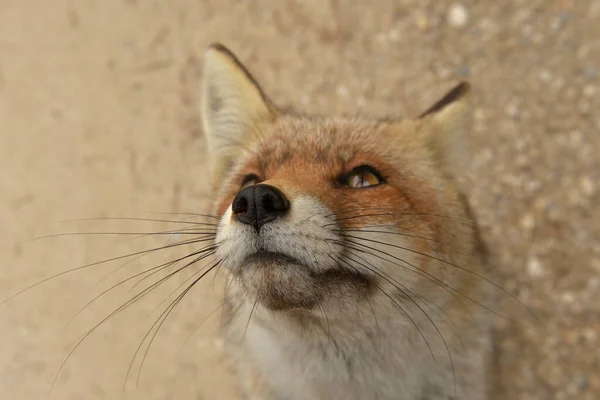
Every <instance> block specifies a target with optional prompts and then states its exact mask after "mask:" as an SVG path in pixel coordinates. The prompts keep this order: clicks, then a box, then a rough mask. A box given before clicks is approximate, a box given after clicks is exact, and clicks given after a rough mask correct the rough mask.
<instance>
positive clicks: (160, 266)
mask: <svg viewBox="0 0 600 400" xmlns="http://www.w3.org/2000/svg"><path fill="white" fill-rule="evenodd" d="M210 247H212V246H210ZM210 247H209V248H204V249H202V250H199V251H197V252H194V253H191V254H188V255H186V256H184V257H181V258H178V259H176V260H172V261H168V262H166V263H163V264H160V265H157V266H154V267H152V268H149V269H147V270H144V271H142V272H139V273H137V274H135V275H133V276H130V277H129V278H126V279H124V280H122V281H121V282H119V283H116V284H114V285H113V286H111V287H109V288H108V289H106V290H104V291H103V292H102V293H100V294H98V295H97V296H95V297H94V298H93V299H91V300H90V301H89V302H88V303H87V304H85V305H84V306H83V307H82V308H80V309H79V310H78V311H77V312H76V313H75V315H73V317H72V318H71V319H70V320H69V322H68V323H67V326H68V325H70V324H71V323H72V322H73V320H75V318H77V316H78V315H80V314H81V313H82V312H83V311H84V310H85V309H86V308H87V307H89V306H90V305H91V304H93V303H94V302H95V301H96V300H98V299H99V298H100V297H102V296H104V295H105V294H106V293H108V292H110V291H112V290H114V289H116V288H117V287H119V286H121V285H123V284H125V283H127V282H129V281H131V280H133V279H135V278H137V277H139V276H141V275H144V274H147V273H149V272H150V271H155V272H156V271H160V270H162V269H164V268H166V267H169V266H171V265H174V264H176V263H178V262H180V261H182V260H185V259H187V258H190V257H194V256H196V255H198V254H201V253H203V252H205V251H207V250H211V248H210ZM179 271H180V270H177V271H176V272H179ZM138 283H139V282H138ZM138 283H136V285H137V284H138Z"/></svg>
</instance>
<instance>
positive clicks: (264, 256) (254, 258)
mask: <svg viewBox="0 0 600 400" xmlns="http://www.w3.org/2000/svg"><path fill="white" fill-rule="evenodd" d="M245 262H246V263H275V264H281V263H289V264H301V263H300V261H298V260H296V259H295V258H293V257H291V256H289V255H287V254H285V253H280V252H275V251H267V250H259V251H257V252H256V253H254V254H251V255H249V256H248V257H247V258H246V260H245Z"/></svg>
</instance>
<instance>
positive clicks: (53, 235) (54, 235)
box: [21, 230, 217, 244]
mask: <svg viewBox="0 0 600 400" xmlns="http://www.w3.org/2000/svg"><path fill="white" fill-rule="evenodd" d="M216 233H217V232H216V231H192V232H188V231H184V232H182V231H181V230H173V231H166V232H64V233H54V234H51V235H43V236H36V237H34V238H31V239H27V240H24V241H22V242H21V243H24V244H25V243H30V242H35V241H38V240H42V239H50V238H56V237H62V236H118V235H120V236H136V237H138V238H141V237H146V236H160V235H173V234H179V235H215V234H216ZM134 239H135V238H134Z"/></svg>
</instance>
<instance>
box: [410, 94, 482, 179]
mask: <svg viewBox="0 0 600 400" xmlns="http://www.w3.org/2000/svg"><path fill="white" fill-rule="evenodd" d="M471 111H472V110H471V85H469V83H467V82H460V83H459V84H458V85H457V86H455V87H454V89H452V90H450V91H449V92H448V93H447V94H446V95H445V96H443V97H442V98H441V99H440V100H439V101H438V102H436V103H435V104H434V105H433V106H431V107H430V108H429V109H428V110H427V111H425V112H424V113H423V114H421V115H420V116H419V119H420V120H421V121H422V128H421V129H423V130H424V132H423V133H425V135H426V140H427V143H428V145H429V146H430V147H431V148H432V150H433V151H434V154H435V156H436V158H437V161H438V162H439V164H440V167H441V168H442V169H443V170H444V171H446V172H448V173H450V174H451V175H452V176H453V177H455V178H458V177H459V176H461V175H463V174H464V173H467V172H468V170H469V167H470V163H471V154H470V151H469V147H470V146H469V137H468V134H469V131H470V129H471V117H472V112H471Z"/></svg>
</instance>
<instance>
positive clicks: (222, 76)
mask: <svg viewBox="0 0 600 400" xmlns="http://www.w3.org/2000/svg"><path fill="white" fill-rule="evenodd" d="M201 103H202V125H203V128H204V135H205V138H206V141H207V144H208V151H209V158H210V167H211V173H212V186H213V189H214V188H216V187H218V186H219V184H220V182H221V180H222V179H223V178H224V177H225V174H226V173H227V172H228V170H229V169H230V168H231V167H232V166H233V165H234V163H235V162H236V161H237V160H238V159H239V157H240V156H241V155H242V154H243V153H244V152H245V151H248V148H249V147H251V145H252V144H253V142H254V141H255V140H257V139H258V138H259V137H260V136H261V133H260V129H261V126H263V125H264V124H266V123H269V122H272V121H273V120H275V118H277V115H278V112H277V109H276V107H275V106H274V105H273V104H272V103H271V102H270V101H269V100H268V99H267V97H266V96H265V95H264V93H263V91H262V90H261V88H260V87H259V86H258V84H257V83H256V81H255V80H254V78H253V77H252V76H251V75H250V73H249V72H248V70H247V69H246V68H245V67H244V66H243V65H242V64H241V63H240V62H239V61H238V59H237V58H236V57H235V56H234V55H233V53H232V52H231V51H229V50H228V49H227V48H225V47H224V46H222V45H220V44H213V45H211V46H210V47H209V48H208V49H207V50H206V52H205V53H204V77H203V84H202V101H201Z"/></svg>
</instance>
